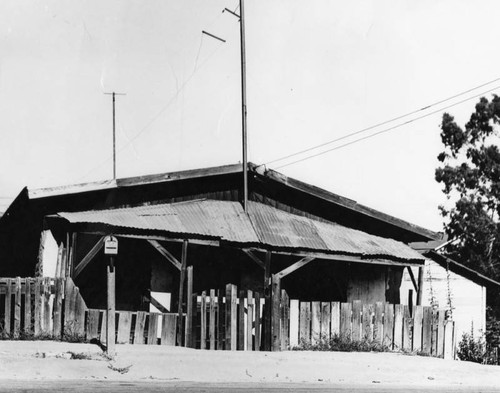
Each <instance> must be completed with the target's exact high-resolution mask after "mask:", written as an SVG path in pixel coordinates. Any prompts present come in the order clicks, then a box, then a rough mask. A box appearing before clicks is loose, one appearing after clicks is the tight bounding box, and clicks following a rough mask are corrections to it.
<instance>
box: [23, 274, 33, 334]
mask: <svg viewBox="0 0 500 393" xmlns="http://www.w3.org/2000/svg"><path fill="white" fill-rule="evenodd" d="M31 281H32V279H31V278H27V279H26V283H25V287H24V289H25V294H24V332H25V333H26V334H28V333H30V332H31V333H33V329H32V322H31Z"/></svg>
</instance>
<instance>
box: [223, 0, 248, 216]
mask: <svg viewBox="0 0 500 393" xmlns="http://www.w3.org/2000/svg"><path fill="white" fill-rule="evenodd" d="M224 11H227V12H228V13H230V14H231V15H234V16H236V17H237V18H239V19H240V51H241V134H242V135H241V136H242V138H241V139H242V150H243V152H242V153H243V208H244V209H245V213H246V212H248V209H247V205H248V157H247V82H246V78H247V76H246V74H247V65H246V54H245V5H244V3H243V0H240V14H239V15H238V14H236V13H235V12H234V11H231V10H230V9H228V8H224ZM224 11H222V12H224Z"/></svg>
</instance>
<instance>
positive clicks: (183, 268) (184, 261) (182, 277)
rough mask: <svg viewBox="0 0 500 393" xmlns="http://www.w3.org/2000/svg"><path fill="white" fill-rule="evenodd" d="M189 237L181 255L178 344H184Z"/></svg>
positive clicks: (184, 243)
mask: <svg viewBox="0 0 500 393" xmlns="http://www.w3.org/2000/svg"><path fill="white" fill-rule="evenodd" d="M187 246H188V241H187V239H186V240H184V242H183V243H182V257H181V274H180V279H179V305H178V307H177V311H178V314H179V315H178V318H177V345H178V346H179V347H181V346H182V331H183V326H184V324H183V320H182V314H183V312H182V301H183V298H184V281H186V265H187Z"/></svg>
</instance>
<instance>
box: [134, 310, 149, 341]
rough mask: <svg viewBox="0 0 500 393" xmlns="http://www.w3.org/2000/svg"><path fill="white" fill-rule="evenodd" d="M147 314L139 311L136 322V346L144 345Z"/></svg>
mask: <svg viewBox="0 0 500 393" xmlns="http://www.w3.org/2000/svg"><path fill="white" fill-rule="evenodd" d="M146 314H147V313H146V312H144V311H138V312H137V316H136V320H135V331H134V344H144V327H145V325H146Z"/></svg>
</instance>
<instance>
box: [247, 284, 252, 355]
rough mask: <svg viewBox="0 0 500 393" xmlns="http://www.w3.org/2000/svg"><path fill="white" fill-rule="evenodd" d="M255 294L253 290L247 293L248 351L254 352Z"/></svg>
mask: <svg viewBox="0 0 500 393" xmlns="http://www.w3.org/2000/svg"><path fill="white" fill-rule="evenodd" d="M252 303H253V292H252V291H251V290H248V291H247V332H246V333H247V345H246V348H247V351H251V350H252V346H253V335H252V325H253V304H252Z"/></svg>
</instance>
